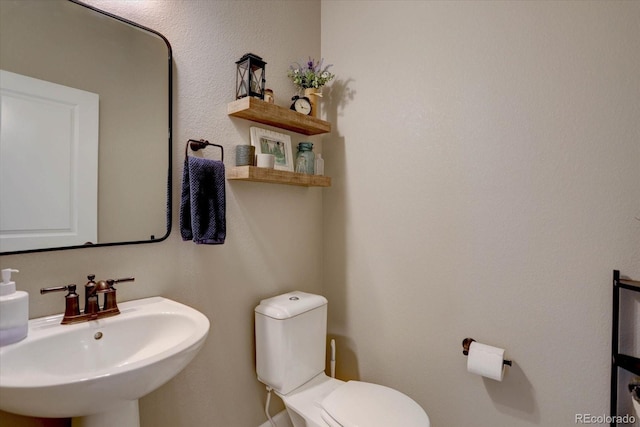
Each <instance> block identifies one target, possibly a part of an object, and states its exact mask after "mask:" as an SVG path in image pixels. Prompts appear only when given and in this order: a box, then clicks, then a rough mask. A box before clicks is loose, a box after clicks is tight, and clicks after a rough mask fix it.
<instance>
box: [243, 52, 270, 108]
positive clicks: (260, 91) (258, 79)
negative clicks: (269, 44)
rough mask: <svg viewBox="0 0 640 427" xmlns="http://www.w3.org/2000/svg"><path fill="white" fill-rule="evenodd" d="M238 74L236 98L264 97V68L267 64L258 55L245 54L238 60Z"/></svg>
mask: <svg viewBox="0 0 640 427" xmlns="http://www.w3.org/2000/svg"><path fill="white" fill-rule="evenodd" d="M236 65H237V66H238V73H237V74H236V99H240V98H244V97H245V96H254V97H256V98H260V99H264V85H265V82H266V79H265V74H264V69H265V66H266V65H267V63H266V62H264V61H263V60H262V58H260V57H259V56H258V55H254V54H253V53H247V54H245V55H244V56H243V57H242V58H240V60H239V61H238V62H236Z"/></svg>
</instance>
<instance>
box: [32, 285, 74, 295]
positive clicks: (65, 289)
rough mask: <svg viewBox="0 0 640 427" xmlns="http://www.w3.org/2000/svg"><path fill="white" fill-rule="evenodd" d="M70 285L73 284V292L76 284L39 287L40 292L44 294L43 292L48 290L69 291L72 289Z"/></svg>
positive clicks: (46, 292) (45, 292)
mask: <svg viewBox="0 0 640 427" xmlns="http://www.w3.org/2000/svg"><path fill="white" fill-rule="evenodd" d="M71 286H73V291H74V293H75V290H76V285H68V286H52V287H50V288H41V289H40V294H42V295H44V294H48V293H49V292H61V291H69V293H71V291H72V289H71Z"/></svg>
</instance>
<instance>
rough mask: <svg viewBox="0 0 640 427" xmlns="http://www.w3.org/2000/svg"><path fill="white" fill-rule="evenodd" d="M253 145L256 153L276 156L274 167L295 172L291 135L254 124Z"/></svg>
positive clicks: (252, 131)
mask: <svg viewBox="0 0 640 427" xmlns="http://www.w3.org/2000/svg"><path fill="white" fill-rule="evenodd" d="M251 145H253V146H254V147H256V154H273V155H274V156H275V159H276V161H275V166H274V169H277V170H284V171H290V172H293V149H292V147H291V137H290V136H289V135H285V134H284V133H280V132H274V131H271V130H267V129H263V128H259V127H256V126H252V127H251Z"/></svg>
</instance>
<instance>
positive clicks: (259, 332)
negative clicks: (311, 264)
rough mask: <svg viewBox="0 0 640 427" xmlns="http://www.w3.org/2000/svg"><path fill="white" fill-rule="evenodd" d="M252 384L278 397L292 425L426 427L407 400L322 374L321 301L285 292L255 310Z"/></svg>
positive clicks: (423, 415)
mask: <svg viewBox="0 0 640 427" xmlns="http://www.w3.org/2000/svg"><path fill="white" fill-rule="evenodd" d="M255 313H256V318H255V328H256V371H257V373H258V380H259V381H260V382H262V383H264V384H266V385H267V386H269V387H271V388H272V389H273V391H275V393H276V394H277V395H278V396H280V397H281V398H282V400H283V401H284V404H285V406H286V408H287V412H288V413H289V417H290V418H291V420H292V422H293V425H294V426H295V427H327V426H329V427H358V426H360V427H362V426H366V427H391V426H394V427H395V426H402V427H429V426H430V425H431V423H430V422H429V417H428V416H427V414H426V413H425V411H424V410H423V409H422V408H421V407H420V405H418V404H417V403H416V402H415V401H413V400H412V399H411V398H410V397H409V396H407V395H405V394H402V393H400V392H399V391H397V390H394V389H392V388H389V387H385V386H381V385H377V384H371V383H365V382H361V381H348V382H344V381H340V380H337V379H335V378H331V377H328V376H327V375H325V373H324V369H325V357H326V356H325V355H326V339H327V337H326V334H327V299H326V298H324V297H322V296H320V295H313V294H308V293H305V292H290V293H287V294H284V295H279V296H276V297H273V298H269V299H265V300H263V301H261V302H260V304H259V305H258V306H257V307H256V309H255Z"/></svg>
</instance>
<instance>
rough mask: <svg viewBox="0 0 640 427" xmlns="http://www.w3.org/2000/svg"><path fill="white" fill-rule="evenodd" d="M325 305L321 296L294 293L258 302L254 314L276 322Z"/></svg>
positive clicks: (324, 300) (325, 301) (325, 302)
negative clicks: (270, 318)
mask: <svg viewBox="0 0 640 427" xmlns="http://www.w3.org/2000/svg"><path fill="white" fill-rule="evenodd" d="M326 304H327V299H326V298H325V297H323V296H321V295H314V294H309V293H306V292H300V291H294V292H289V293H286V294H283V295H278V296H275V297H272V298H267V299H264V300H262V301H260V304H259V305H258V306H257V307H256V309H255V311H256V313H259V314H263V315H265V316H268V317H272V318H274V319H278V320H284V319H290V318H292V317H295V316H297V315H299V314H302V313H306V312H307V311H310V310H313V309H315V308H318V307H322V306H323V305H326Z"/></svg>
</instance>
